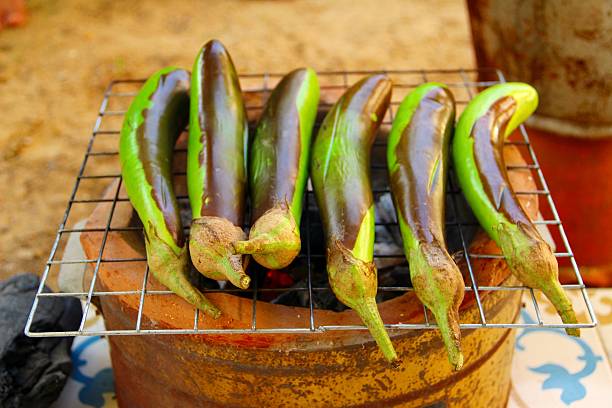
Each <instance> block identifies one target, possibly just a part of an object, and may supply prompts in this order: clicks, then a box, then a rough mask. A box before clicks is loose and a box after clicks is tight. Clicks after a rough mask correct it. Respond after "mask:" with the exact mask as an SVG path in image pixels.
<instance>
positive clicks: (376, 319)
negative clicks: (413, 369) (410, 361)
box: [353, 298, 399, 366]
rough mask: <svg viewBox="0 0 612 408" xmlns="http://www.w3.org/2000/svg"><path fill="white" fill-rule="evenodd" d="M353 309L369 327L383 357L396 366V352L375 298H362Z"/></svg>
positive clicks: (397, 362)
mask: <svg viewBox="0 0 612 408" xmlns="http://www.w3.org/2000/svg"><path fill="white" fill-rule="evenodd" d="M353 310H355V312H356V313H357V314H358V315H359V317H360V318H361V320H362V321H363V322H364V323H365V325H366V326H367V328H368V329H369V331H370V334H372V337H373V338H374V340H375V341H376V343H377V344H378V347H379V348H380V351H381V352H382V353H383V355H384V356H385V359H387V361H389V362H390V363H394V364H395V366H397V365H398V364H399V361H398V358H397V353H396V352H395V348H394V347H393V343H392V342H391V339H390V338H389V333H387V330H386V329H385V325H384V323H383V321H382V318H381V317H380V313H378V307H377V306H376V300H375V299H374V298H366V299H363V300H362V301H360V302H358V303H357V304H356V305H355V307H354V308H353Z"/></svg>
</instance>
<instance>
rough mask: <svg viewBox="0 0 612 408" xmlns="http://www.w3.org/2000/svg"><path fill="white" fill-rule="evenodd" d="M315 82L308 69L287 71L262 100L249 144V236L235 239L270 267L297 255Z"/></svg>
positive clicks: (314, 113) (316, 92)
mask: <svg viewBox="0 0 612 408" xmlns="http://www.w3.org/2000/svg"><path fill="white" fill-rule="evenodd" d="M318 103H319V82H318V79H317V75H316V73H315V72H314V71H313V70H312V69H310V68H301V69H296V70H294V71H292V72H290V73H289V74H287V75H285V76H284V77H283V78H282V79H281V81H280V82H279V83H278V85H277V86H276V87H275V89H274V90H273V91H272V94H271V95H270V98H269V99H268V101H267V103H266V107H265V109H264V112H263V114H262V116H261V119H260V120H259V123H258V126H257V130H256V132H255V137H254V138H253V142H252V143H251V146H250V151H249V154H250V158H249V191H250V197H251V211H252V219H251V221H252V223H253V226H252V227H251V230H250V232H249V240H248V241H240V242H237V243H235V244H234V247H235V248H236V250H237V251H238V252H240V253H244V254H252V255H253V258H254V259H255V261H257V262H258V263H260V264H261V265H263V266H265V267H267V268H270V269H281V268H284V267H286V266H287V265H289V264H290V263H291V262H292V261H293V259H294V258H295V257H296V256H297V255H298V254H299V252H300V248H301V241H300V230H299V225H300V219H301V216H302V203H303V200H304V189H305V187H306V182H307V180H308V164H309V160H310V146H311V141H312V129H313V127H314V123H315V119H316V116H317V106H318Z"/></svg>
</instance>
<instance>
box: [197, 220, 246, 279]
mask: <svg viewBox="0 0 612 408" xmlns="http://www.w3.org/2000/svg"><path fill="white" fill-rule="evenodd" d="M244 238H245V234H244V232H243V231H242V229H241V228H240V227H237V226H235V225H234V224H232V223H231V222H230V221H229V220H227V219H225V218H220V217H213V216H203V217H200V218H196V219H194V220H193V221H192V223H191V232H190V238H189V252H190V253H191V261H192V262H193V265H194V266H195V267H196V269H197V270H198V271H199V272H200V273H201V274H202V275H204V276H206V277H207V278H210V279H215V280H229V281H230V282H231V283H232V284H233V285H235V286H237V287H239V288H241V289H246V288H248V287H249V284H250V283H251V278H250V277H249V276H248V275H247V274H246V273H245V271H244V267H245V266H246V265H245V264H246V262H245V260H244V259H243V255H242V254H237V253H236V252H235V251H234V246H233V243H234V242H235V241H238V240H242V239H244Z"/></svg>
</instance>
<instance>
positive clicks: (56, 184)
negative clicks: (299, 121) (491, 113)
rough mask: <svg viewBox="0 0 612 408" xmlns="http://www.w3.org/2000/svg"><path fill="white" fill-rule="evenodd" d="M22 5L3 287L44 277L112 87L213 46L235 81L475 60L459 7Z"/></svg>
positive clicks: (10, 123)
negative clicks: (303, 71)
mask: <svg viewBox="0 0 612 408" xmlns="http://www.w3.org/2000/svg"><path fill="white" fill-rule="evenodd" d="M4 2H5V0H0V4H3V3H4ZM10 3H15V1H14V0H10V1H8V2H6V4H7V5H10ZM17 3H18V2H17ZM26 7H27V16H26V17H25V18H26V20H25V21H24V24H23V25H21V26H18V27H14V28H7V27H5V28H4V29H3V30H2V31H0V112H1V113H0V280H2V279H3V278H6V277H8V276H10V275H13V274H16V273H22V272H34V273H41V272H42V270H43V267H44V263H45V261H46V258H47V256H48V254H49V250H50V248H51V244H52V243H53V238H54V235H55V231H57V226H58V224H59V222H60V221H61V217H62V214H63V212H64V209H65V206H66V201H67V199H68V197H69V194H70V191H71V189H72V185H73V182H74V178H75V176H76V174H77V170H78V168H79V166H80V164H81V162H82V159H83V154H84V152H85V148H86V145H87V141H88V139H89V136H90V133H91V129H92V127H93V125H94V121H95V118H96V115H97V111H98V108H99V105H100V102H101V100H102V94H103V91H104V89H105V87H106V86H107V85H108V83H109V82H110V81H111V80H113V79H117V78H143V77H147V76H148V75H149V74H151V73H152V72H153V71H155V70H157V69H159V68H161V67H163V66H166V65H177V66H181V67H186V68H190V67H191V65H192V63H193V58H194V55H195V54H196V53H197V52H198V50H199V48H200V47H201V46H202V44H204V43H205V42H206V41H208V40H209V39H211V38H217V39H219V40H221V41H222V42H223V43H224V44H225V46H226V47H227V48H228V49H229V50H230V52H231V54H232V57H233V59H234V63H235V65H236V67H237V69H238V71H239V72H242V73H258V72H263V71H275V72H285V71H289V70H290V69H293V68H295V67H297V66H303V65H309V66H312V67H313V68H314V69H317V70H330V69H334V70H339V69H380V68H385V67H386V68H440V67H471V66H473V65H474V63H475V61H474V53H473V51H472V47H471V42H470V28H469V23H468V14H467V9H466V7H465V4H464V3H463V2H462V1H458V0H436V1H430V0H421V1H410V2H407V1H380V0H367V1H352V0H339V1H338V0H336V1H252V0H247V1H240V0H227V1H189V0H185V1H184V0H180V1H179V0H176V1H164V0H150V1H143V0H133V1H115V0H89V1H79V0H51V1H50V0H31V1H27V2H26ZM4 15H5V16H6V13H4ZM425 16H426V17H427V18H424V17H425ZM5 21H6V19H5ZM87 215H88V214H83V216H87Z"/></svg>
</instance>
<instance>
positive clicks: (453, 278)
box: [387, 82, 465, 370]
mask: <svg viewBox="0 0 612 408" xmlns="http://www.w3.org/2000/svg"><path fill="white" fill-rule="evenodd" d="M454 122H455V101H454V99H453V95H452V94H451V92H450V91H449V90H448V88H447V87H446V86H445V85H443V84H440V83H433V82H432V83H426V84H422V85H420V86H418V87H417V88H415V89H414V90H413V91H412V92H410V93H409V94H408V95H407V96H406V97H405V98H404V100H403V101H402V103H401V104H400V106H399V109H398V110H397V112H396V114H395V119H394V121H393V126H392V127H391V133H390V134H389V142H388V145H387V164H388V168H389V181H390V183H389V184H390V187H391V193H392V195H393V202H394V204H395V208H396V210H397V216H398V217H397V218H398V223H399V227H400V231H401V233H402V238H403V241H404V253H405V254H406V259H407V260H408V263H409V264H410V277H411V280H412V285H413V286H414V290H415V293H416V294H417V296H418V297H419V299H420V300H421V302H423V304H424V305H425V306H427V308H428V309H429V310H431V311H432V313H433V314H434V316H435V318H436V323H437V324H438V328H439V330H440V333H441V335H442V339H443V340H444V345H445V346H446V350H447V354H448V359H449V362H450V363H451V365H452V366H453V368H454V369H455V370H459V369H460V368H461V367H462V366H463V354H462V353H461V331H460V330H459V306H460V305H461V302H462V301H463V296H464V285H465V283H464V282H463V277H462V276H461V271H460V270H459V268H458V267H457V265H456V264H455V262H454V261H453V259H452V257H451V256H450V254H449V253H448V250H447V248H446V242H445V239H444V225H445V220H444V204H445V186H446V175H447V168H448V160H449V155H448V147H449V141H450V138H451V135H452V132H453V125H454Z"/></svg>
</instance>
